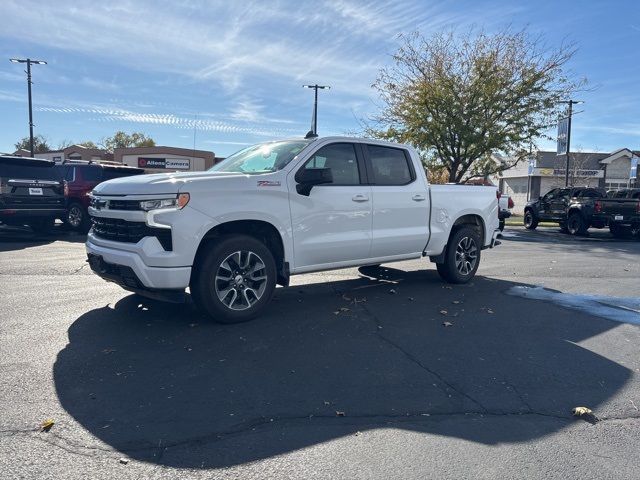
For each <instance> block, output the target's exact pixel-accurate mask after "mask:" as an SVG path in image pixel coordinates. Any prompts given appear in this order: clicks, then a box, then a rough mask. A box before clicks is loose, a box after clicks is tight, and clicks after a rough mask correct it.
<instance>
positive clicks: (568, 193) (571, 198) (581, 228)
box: [524, 187, 606, 235]
mask: <svg viewBox="0 0 640 480" xmlns="http://www.w3.org/2000/svg"><path fill="white" fill-rule="evenodd" d="M605 196H606V193H605V191H604V190H603V189H600V188H591V187H567V188H554V189H553V190H551V191H550V192H547V193H546V194H545V195H544V196H542V197H540V198H539V199H538V200H536V201H533V202H528V203H527V205H526V206H525V208H524V226H525V227H526V228H528V229H529V230H534V229H535V228H536V227H537V226H538V223H539V222H542V221H544V222H554V223H558V224H559V225H560V228H561V229H562V231H564V232H567V233H570V234H571V235H584V234H585V233H586V232H587V230H588V229H589V227H595V228H604V227H605V226H606V224H605V223H603V222H602V221H600V220H598V219H594V218H593V212H594V207H595V203H596V200H598V199H600V198H603V197H605Z"/></svg>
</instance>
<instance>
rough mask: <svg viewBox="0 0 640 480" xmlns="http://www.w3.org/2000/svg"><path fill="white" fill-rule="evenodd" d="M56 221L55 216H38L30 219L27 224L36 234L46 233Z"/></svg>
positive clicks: (49, 231)
mask: <svg viewBox="0 0 640 480" xmlns="http://www.w3.org/2000/svg"><path fill="white" fill-rule="evenodd" d="M55 223H56V219H55V218H40V219H37V220H32V221H31V222H30V223H29V224H28V225H29V226H30V227H31V230H33V231H34V232H35V233H37V234H38V235H47V234H49V233H51V230H53V225H54V224H55Z"/></svg>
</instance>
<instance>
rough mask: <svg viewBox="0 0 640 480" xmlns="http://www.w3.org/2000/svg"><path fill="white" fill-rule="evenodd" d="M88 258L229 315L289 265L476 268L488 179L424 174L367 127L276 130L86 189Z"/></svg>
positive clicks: (98, 267)
mask: <svg viewBox="0 0 640 480" xmlns="http://www.w3.org/2000/svg"><path fill="white" fill-rule="evenodd" d="M89 213H90V215H91V217H92V221H93V226H92V229H91V231H90V232H89V235H88V238H87V244H86V248H87V253H88V257H89V264H90V265H91V268H92V270H93V271H94V272H96V273H97V274H98V275H100V276H101V277H103V278H104V279H106V280H108V281H112V282H116V283H118V284H120V285H121V286H122V287H124V288H125V289H127V290H130V291H134V292H137V293H140V294H142V295H146V296H150V297H154V298H159V299H164V300H169V301H184V298H185V289H186V288H187V287H189V289H190V293H191V297H192V299H193V301H194V303H195V304H196V306H197V307H199V308H200V309H201V310H202V311H204V312H205V313H206V314H208V315H209V316H211V317H213V318H214V319H215V320H217V321H220V322H223V323H234V322H240V321H244V320H248V319H250V318H252V317H254V316H256V315H257V314H258V313H259V312H260V311H261V310H262V309H263V308H264V307H265V306H266V305H267V303H268V302H269V300H270V298H271V296H272V294H273V291H274V288H275V286H276V284H280V285H284V286H286V285H288V283H289V277H290V276H291V275H296V274H301V273H307V272H315V271H320V270H330V269H337V268H344V267H353V266H360V265H361V266H364V265H378V264H381V263H388V262H396V261H400V260H407V259H412V258H419V257H429V258H430V259H431V261H432V262H435V263H436V265H437V269H438V272H439V273H440V275H441V276H442V277H443V278H444V279H445V280H447V281H449V282H453V283H465V282H468V281H469V280H471V279H472V278H473V276H474V275H475V273H476V270H477V269H478V265H479V263H480V251H481V250H483V249H485V248H491V247H493V246H494V245H496V244H497V243H498V242H496V237H497V234H498V232H499V230H498V200H497V196H496V189H495V188H491V187H482V186H459V185H442V186H430V185H429V184H428V181H427V177H426V174H425V171H424V169H423V167H422V164H421V162H420V158H419V156H418V154H417V152H416V151H415V150H414V149H413V148H411V147H409V146H407V145H399V144H394V143H389V142H382V141H377V140H370V139H359V138H343V137H326V138H311V139H296V140H284V141H276V142H269V143H263V144H259V145H255V146H252V147H249V148H246V149H244V150H242V151H240V152H238V153H236V154H234V155H232V156H230V157H229V158H227V159H226V160H225V161H223V162H222V163H220V164H218V165H216V166H214V167H213V168H212V169H211V170H209V171H206V172H185V173H162V174H153V175H141V176H135V177H126V178H119V179H115V180H110V181H107V182H104V183H101V184H100V185H98V186H97V187H96V188H95V189H94V190H93V192H92V198H91V206H90V208H89Z"/></svg>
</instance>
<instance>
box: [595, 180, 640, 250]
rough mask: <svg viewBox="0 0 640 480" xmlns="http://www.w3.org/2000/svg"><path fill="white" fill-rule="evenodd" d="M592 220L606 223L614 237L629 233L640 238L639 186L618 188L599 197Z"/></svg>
mask: <svg viewBox="0 0 640 480" xmlns="http://www.w3.org/2000/svg"><path fill="white" fill-rule="evenodd" d="M592 221H593V222H598V223H602V224H604V225H608V226H609V231H610V232H611V234H612V235H613V236H614V237H622V236H624V235H626V234H631V235H632V236H635V237H638V238H640V188H627V189H624V190H618V191H617V192H612V193H610V194H608V195H607V196H606V197H605V198H601V199H599V200H598V201H597V202H596V204H595V206H594V213H593V219H592Z"/></svg>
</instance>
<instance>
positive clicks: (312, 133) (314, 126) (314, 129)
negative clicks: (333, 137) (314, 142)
mask: <svg viewBox="0 0 640 480" xmlns="http://www.w3.org/2000/svg"><path fill="white" fill-rule="evenodd" d="M302 87H303V88H313V89H314V90H315V92H314V94H315V95H314V97H315V101H314V102H313V115H312V116H311V130H309V131H308V132H307V134H306V135H305V136H304V138H316V137H317V136H318V89H321V90H324V89H325V88H326V89H330V88H331V87H330V86H329V85H318V84H317V83H316V84H315V85H303V86H302Z"/></svg>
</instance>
